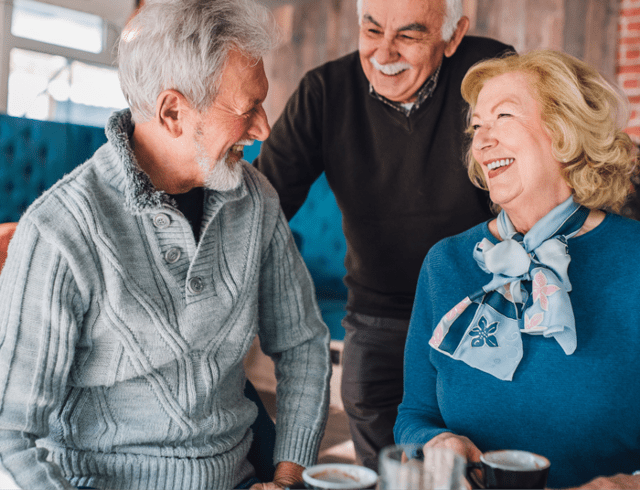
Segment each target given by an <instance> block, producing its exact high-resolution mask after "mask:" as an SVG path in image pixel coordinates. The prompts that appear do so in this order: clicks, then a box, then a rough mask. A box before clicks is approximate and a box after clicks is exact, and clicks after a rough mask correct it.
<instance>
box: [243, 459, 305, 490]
mask: <svg viewBox="0 0 640 490" xmlns="http://www.w3.org/2000/svg"><path fill="white" fill-rule="evenodd" d="M303 471H304V467H302V466H300V465H299V464H295V463H292V462H290V461H281V462H280V463H278V464H277V465H276V472H275V474H274V475H273V481H272V482H270V483H256V484H255V485H252V486H251V488H250V489H249V490H282V489H283V488H286V487H288V486H291V485H294V484H297V483H302V472H303Z"/></svg>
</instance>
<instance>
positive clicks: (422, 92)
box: [369, 64, 442, 117]
mask: <svg viewBox="0 0 640 490" xmlns="http://www.w3.org/2000/svg"><path fill="white" fill-rule="evenodd" d="M440 67H442V64H440V65H439V66H438V68H436V71H435V72H433V74H432V75H431V76H430V77H429V78H427V79H426V81H425V82H424V84H423V85H422V87H420V89H419V90H418V92H417V93H416V100H415V102H413V104H401V103H400V102H394V101H392V100H389V99H387V98H386V97H384V96H382V95H380V94H379V93H378V92H376V91H375V89H374V88H373V85H371V83H369V94H370V95H371V97H373V98H374V99H377V100H379V101H380V102H383V103H385V104H387V105H388V106H390V107H393V108H394V109H395V110H397V111H399V112H401V113H403V114H404V115H405V116H407V117H409V116H410V115H411V114H412V113H413V112H415V111H417V110H418V109H419V108H420V106H421V105H422V104H423V103H424V101H425V100H427V99H428V98H429V97H431V95H432V94H433V91H434V90H435V89H436V85H437V84H438V78H439V76H440Z"/></svg>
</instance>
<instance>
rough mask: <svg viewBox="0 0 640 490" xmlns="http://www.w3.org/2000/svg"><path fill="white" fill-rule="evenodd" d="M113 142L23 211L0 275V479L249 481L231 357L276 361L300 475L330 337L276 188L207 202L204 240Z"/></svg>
mask: <svg viewBox="0 0 640 490" xmlns="http://www.w3.org/2000/svg"><path fill="white" fill-rule="evenodd" d="M132 129H133V127H132V124H131V120H130V113H129V112H128V111H123V112H121V113H117V114H115V115H114V116H113V117H112V119H111V120H110V123H109V126H108V128H107V136H108V139H109V141H108V143H107V144H105V145H104V146H103V147H102V148H100V149H99V150H98V151H97V152H96V154H95V155H94V156H93V157H92V158H91V159H90V160H88V161H87V162H86V163H85V164H83V165H82V166H80V167H79V168H77V169H76V170H75V171H74V172H72V173H71V174H70V175H68V176H66V177H65V178H63V179H62V180H61V181H60V182H58V183H57V184H56V185H55V186H54V187H53V188H52V189H51V190H50V191H48V192H47V193H46V194H45V195H43V196H42V197H41V198H40V199H39V200H37V201H36V202H35V203H34V204H33V205H32V206H31V208H30V209H29V210H28V211H27V212H26V213H25V214H24V216H23V217H22V219H21V220H20V223H19V225H18V229H17V230H16V234H15V236H14V238H13V240H12V242H11V245H10V248H9V256H8V260H7V262H6V264H5V266H4V269H3V271H2V275H1V276H0V465H1V467H2V468H3V469H4V470H6V471H7V472H8V473H10V474H11V475H12V476H13V478H14V480H16V482H17V483H18V484H19V485H20V486H21V487H22V488H25V489H29V490H36V489H68V488H73V487H72V486H71V485H70V483H71V484H72V485H83V486H91V487H98V488H102V489H107V488H108V489H129V490H132V489H149V490H172V489H175V490H189V489H193V490H196V489H197V490H204V489H214V488H215V489H227V488H232V487H234V486H235V485H236V484H237V483H238V482H239V481H241V480H242V479H244V478H246V477H247V476H249V475H250V474H251V472H252V468H251V466H250V464H249V463H248V462H247V461H246V458H245V456H246V454H247V452H248V450H249V446H250V444H251V440H252V434H251V430H250V429H249V427H250V425H251V423H252V422H253V420H254V419H255V417H256V413H257V410H256V407H255V405H254V404H253V403H252V402H250V401H249V400H247V399H246V398H245V397H244V396H243V387H244V383H245V374H244V370H243V359H244V357H245V354H246V353H247V351H248V349H249V347H250V345H251V343H252V340H253V339H254V337H255V335H256V334H258V335H259V337H260V341H261V346H262V349H263V350H264V351H265V352H266V353H268V354H270V355H271V356H272V357H273V358H274V361H275V365H276V370H277V376H278V392H277V395H278V413H277V417H278V419H277V439H276V449H275V461H276V462H278V461H282V460H286V461H293V462H295V463H298V464H301V465H303V466H306V465H309V464H312V463H314V462H315V460H316V457H317V451H318V447H319V443H320V439H321V437H322V433H323V430H324V424H325V420H326V413H327V407H328V380H329V375H330V363H329V356H328V344H329V332H328V329H327V327H326V326H325V325H324V323H323V322H322V320H321V318H320V313H319V309H318V307H317V305H316V302H315V296H314V290H313V285H312V282H311V278H310V276H309V274H308V272H307V270H306V268H305V266H304V263H303V261H302V258H301V257H300V254H299V253H298V251H297V249H296V247H295V245H294V241H293V238H292V235H291V232H290V230H289V227H288V225H287V222H286V220H285V219H284V215H283V214H282V212H281V210H280V207H279V204H278V199H277V196H276V194H275V191H273V189H272V188H271V186H270V185H269V184H268V183H267V181H266V179H265V178H264V177H263V176H262V175H260V174H259V172H258V171H257V170H255V169H253V168H252V167H251V166H250V165H248V164H244V167H243V168H244V181H243V183H242V185H241V186H240V187H239V188H238V189H236V190H234V191H229V192H215V191H211V190H206V191H205V204H204V219H203V225H202V226H203V227H202V232H201V238H200V241H199V242H198V243H196V242H195V239H194V236H193V233H192V231H191V228H190V225H189V223H188V221H187V220H186V219H185V217H184V216H183V215H182V214H181V213H180V212H179V211H178V210H177V209H176V208H175V207H174V203H173V201H172V200H171V199H170V198H169V197H168V196H167V195H166V194H164V193H162V192H158V191H156V190H155V188H154V187H153V185H152V184H151V182H150V180H149V178H148V176H147V175H146V174H144V173H143V172H142V170H140V168H139V167H138V165H137V164H136V163H135V159H134V157H133V153H132V152H131V148H130V145H129V136H130V134H131V132H132Z"/></svg>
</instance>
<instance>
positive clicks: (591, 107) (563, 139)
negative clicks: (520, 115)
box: [462, 50, 638, 211]
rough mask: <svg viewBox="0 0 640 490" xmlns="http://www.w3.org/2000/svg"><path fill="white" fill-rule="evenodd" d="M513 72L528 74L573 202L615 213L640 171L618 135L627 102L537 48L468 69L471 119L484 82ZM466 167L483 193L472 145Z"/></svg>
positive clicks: (570, 60)
mask: <svg viewBox="0 0 640 490" xmlns="http://www.w3.org/2000/svg"><path fill="white" fill-rule="evenodd" d="M511 72H521V73H525V74H528V75H530V77H529V79H530V83H531V88H532V89H533V90H534V91H535V93H536V94H537V95H538V101H539V103H540V107H541V118H542V122H543V125H544V127H545V128H546V130H547V131H548V132H549V135H550V137H551V140H552V148H553V153H554V155H555V157H556V159H557V160H558V161H559V162H562V165H563V168H564V172H563V175H564V178H565V180H566V181H567V183H568V184H569V187H571V189H572V193H573V198H574V200H575V201H576V202H577V203H579V204H582V205H583V206H586V207H587V208H589V209H603V208H604V209H611V210H613V211H618V210H619V209H620V208H621V207H622V205H623V204H624V203H625V201H626V199H627V196H628V194H629V193H630V192H631V190H632V185H631V178H632V177H633V175H634V173H636V172H637V169H638V160H637V158H638V157H637V149H636V148H635V146H634V144H633V142H632V141H631V139H630V138H629V136H628V135H627V134H626V133H624V132H623V131H622V128H623V127H624V124H625V123H626V121H627V114H628V109H627V107H628V104H627V102H626V99H624V98H623V97H622V96H621V95H619V93H618V92H617V91H616V90H615V89H614V88H613V87H612V86H611V85H610V84H609V83H607V82H606V80H604V78H603V77H602V76H601V75H600V74H599V73H598V72H597V71H596V70H595V69H593V68H591V67H590V66H589V65H587V64H586V63H584V62H582V61H580V60H578V59H576V58H574V57H572V56H570V55H567V54H565V53H560V52H557V51H551V50H537V51H531V52H529V53H526V54H522V55H517V54H512V55H508V56H505V57H503V58H496V59H491V60H487V61H482V62H480V63H477V64H476V65H474V66H473V67H471V68H470V69H469V71H468V72H467V74H466V76H465V77H464V80H463V81H462V97H464V99H465V100H466V101H467V103H469V105H470V106H471V107H470V110H469V121H470V120H471V119H470V118H471V114H472V113H473V111H474V109H475V105H476V102H477V100H478V94H479V93H480V91H481V90H482V87H483V86H484V84H485V83H486V82H487V81H488V80H489V79H491V78H494V77H496V76H498V75H502V74H504V73H511ZM468 132H471V130H470V129H469V130H468ZM466 165H467V170H468V173H469V177H470V178H471V181H472V182H473V183H474V184H475V185H477V186H478V187H480V188H483V189H487V185H486V182H485V180H484V174H483V173H482V169H481V167H480V164H479V163H478V162H477V161H476V160H475V159H474V158H473V155H472V154H471V147H469V151H468V152H467V161H466Z"/></svg>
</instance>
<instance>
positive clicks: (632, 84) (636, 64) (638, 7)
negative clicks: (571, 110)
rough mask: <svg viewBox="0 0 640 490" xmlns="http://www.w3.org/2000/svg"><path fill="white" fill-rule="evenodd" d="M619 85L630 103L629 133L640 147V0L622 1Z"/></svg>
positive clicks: (618, 67) (618, 64)
mask: <svg viewBox="0 0 640 490" xmlns="http://www.w3.org/2000/svg"><path fill="white" fill-rule="evenodd" d="M618 26H619V27H618V29H619V33H620V42H619V43H618V63H617V70H616V72H617V75H618V83H619V84H620V86H621V87H622V89H623V90H624V92H625V94H626V95H627V97H629V102H630V109H631V111H630V120H629V126H628V128H627V133H629V135H630V136H631V138H632V139H633V141H634V142H635V143H636V144H638V145H640V0H621V1H620V20H619V24H618Z"/></svg>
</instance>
